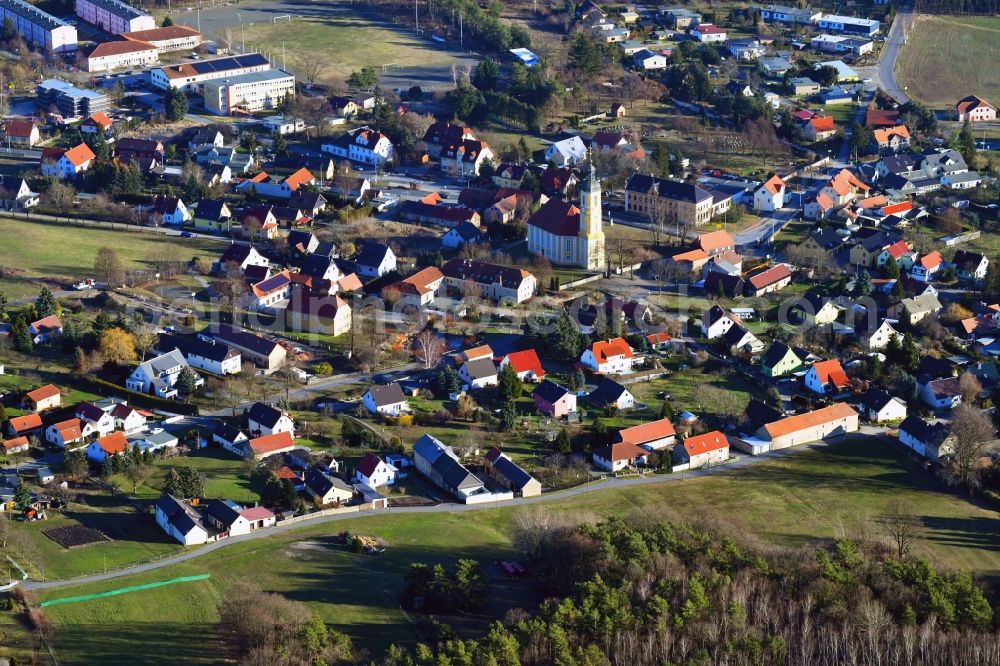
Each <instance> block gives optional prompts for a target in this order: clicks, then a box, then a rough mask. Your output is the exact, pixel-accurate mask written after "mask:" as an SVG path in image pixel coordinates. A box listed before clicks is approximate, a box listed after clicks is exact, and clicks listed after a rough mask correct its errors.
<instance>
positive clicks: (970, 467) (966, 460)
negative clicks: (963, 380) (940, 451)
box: [951, 405, 996, 488]
mask: <svg viewBox="0 0 1000 666" xmlns="http://www.w3.org/2000/svg"><path fill="white" fill-rule="evenodd" d="M951 434H952V435H954V436H955V444H954V453H953V454H952V455H953V458H954V461H955V470H954V471H955V476H956V477H957V480H958V481H959V482H961V483H962V484H964V485H966V486H969V487H971V488H975V487H976V486H977V485H978V475H977V474H976V462H977V461H978V460H979V457H980V456H981V455H982V453H983V451H984V450H985V448H986V445H987V444H988V443H989V442H991V441H993V439H994V438H995V437H996V428H994V427H993V422H992V421H991V420H990V417H989V416H988V415H987V414H985V413H984V412H982V411H980V410H978V409H976V408H975V407H972V406H970V405H959V406H958V407H956V408H955V409H954V410H953V411H952V420H951Z"/></svg>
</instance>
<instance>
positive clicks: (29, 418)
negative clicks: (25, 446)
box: [7, 412, 42, 437]
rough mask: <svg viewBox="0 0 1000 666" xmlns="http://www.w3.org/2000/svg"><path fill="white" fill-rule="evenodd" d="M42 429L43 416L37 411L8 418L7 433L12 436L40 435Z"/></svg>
mask: <svg viewBox="0 0 1000 666" xmlns="http://www.w3.org/2000/svg"><path fill="white" fill-rule="evenodd" d="M41 431H42V417H41V415H39V414H37V413H35V412H32V413H31V414H24V415H22V416H12V417H10V418H9V419H7V434H8V435H10V436H11V437H21V436H24V437H31V436H32V435H38V434H39V433H40V432H41Z"/></svg>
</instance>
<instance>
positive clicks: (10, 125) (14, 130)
mask: <svg viewBox="0 0 1000 666" xmlns="http://www.w3.org/2000/svg"><path fill="white" fill-rule="evenodd" d="M33 129H35V123H33V122H31V121H30V120H8V121H7V122H6V123H4V126H3V131H4V134H6V135H7V136H13V137H17V138H19V139H27V138H28V137H30V136H31V131H32V130H33Z"/></svg>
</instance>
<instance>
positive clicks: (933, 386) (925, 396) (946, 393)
mask: <svg viewBox="0 0 1000 666" xmlns="http://www.w3.org/2000/svg"><path fill="white" fill-rule="evenodd" d="M920 399H921V400H923V401H924V403H925V404H927V405H930V406H931V407H933V408H934V409H938V410H946V409H953V408H955V407H957V406H958V405H959V403H961V402H962V389H961V387H960V386H959V382H958V377H945V378H944V379H932V380H930V381H929V382H927V383H926V384H924V385H923V386H921V387H920Z"/></svg>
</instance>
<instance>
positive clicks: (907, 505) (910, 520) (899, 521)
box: [882, 499, 921, 558]
mask: <svg viewBox="0 0 1000 666" xmlns="http://www.w3.org/2000/svg"><path fill="white" fill-rule="evenodd" d="M920 528H921V522H920V517H919V516H918V515H917V510H916V507H915V506H914V505H913V503H912V502H908V501H906V500H901V499H896V500H893V501H892V502H890V503H889V505H888V506H887V507H886V511H885V514H884V515H883V516H882V529H883V531H884V533H885V535H886V536H887V537H888V538H889V539H890V540H891V541H892V543H893V545H894V546H895V547H896V556H897V557H899V558H903V557H906V554H907V553H909V552H910V547H911V546H912V545H913V542H914V541H916V539H917V537H918V536H919V535H920Z"/></svg>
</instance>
